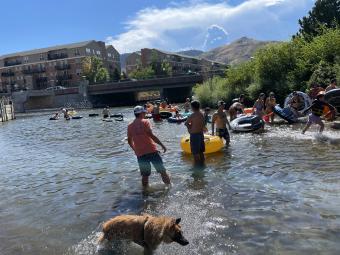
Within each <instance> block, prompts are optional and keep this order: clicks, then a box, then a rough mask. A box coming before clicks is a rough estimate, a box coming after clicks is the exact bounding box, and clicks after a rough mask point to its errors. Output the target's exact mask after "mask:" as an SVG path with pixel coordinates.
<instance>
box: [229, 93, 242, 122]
mask: <svg viewBox="0 0 340 255" xmlns="http://www.w3.org/2000/svg"><path fill="white" fill-rule="evenodd" d="M243 109H244V95H243V94H242V95H240V97H239V98H238V99H234V100H233V104H232V105H231V106H230V107H229V118H230V121H232V120H233V119H236V118H237V115H239V114H243Z"/></svg>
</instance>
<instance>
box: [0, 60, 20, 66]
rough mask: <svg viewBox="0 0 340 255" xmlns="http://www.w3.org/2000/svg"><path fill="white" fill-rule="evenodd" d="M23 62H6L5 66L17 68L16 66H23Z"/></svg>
mask: <svg viewBox="0 0 340 255" xmlns="http://www.w3.org/2000/svg"><path fill="white" fill-rule="evenodd" d="M21 64H22V62H21V61H19V60H12V61H5V63H4V65H5V66H16V65H21Z"/></svg>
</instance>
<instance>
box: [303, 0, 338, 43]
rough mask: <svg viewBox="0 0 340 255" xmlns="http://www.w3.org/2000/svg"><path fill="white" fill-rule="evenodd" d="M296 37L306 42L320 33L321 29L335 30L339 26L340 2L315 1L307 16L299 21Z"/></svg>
mask: <svg viewBox="0 0 340 255" xmlns="http://www.w3.org/2000/svg"><path fill="white" fill-rule="evenodd" d="M299 24H300V29H299V32H298V36H302V37H304V38H305V39H307V40H312V38H313V37H315V36H317V35H319V34H321V33H322V30H323V28H324V27H325V28H336V27H338V25H339V24H340V1H339V0H317V1H316V2H315V5H314V7H313V9H312V10H311V11H309V13H308V16H306V17H303V18H302V19H300V20H299Z"/></svg>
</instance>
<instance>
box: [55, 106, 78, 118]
mask: <svg viewBox="0 0 340 255" xmlns="http://www.w3.org/2000/svg"><path fill="white" fill-rule="evenodd" d="M60 111H61V114H60V113H59V112H56V113H55V114H54V115H53V116H52V117H51V118H50V120H58V119H59V118H60V116H61V115H63V117H64V119H65V120H70V119H71V117H72V116H71V112H74V109H73V108H72V109H67V108H61V109H60Z"/></svg>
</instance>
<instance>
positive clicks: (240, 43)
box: [120, 37, 275, 69]
mask: <svg viewBox="0 0 340 255" xmlns="http://www.w3.org/2000/svg"><path fill="white" fill-rule="evenodd" d="M269 43H275V42H274V41H258V40H255V39H251V38H247V37H242V38H240V39H238V40H236V41H234V42H232V43H230V44H227V45H223V46H220V47H218V48H215V49H212V50H209V51H206V52H204V51H201V50H186V51H179V52H176V53H177V54H181V55H185V56H189V57H197V58H206V59H209V60H212V61H217V62H222V63H225V64H229V65H236V64H239V63H242V62H245V61H247V60H249V59H250V58H251V57H252V56H253V55H254V53H255V52H256V51H257V50H258V49H259V48H261V47H264V46H265V45H267V44H269ZM129 55H130V53H125V54H121V59H120V61H121V64H122V69H125V62H126V57H127V56H129Z"/></svg>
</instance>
